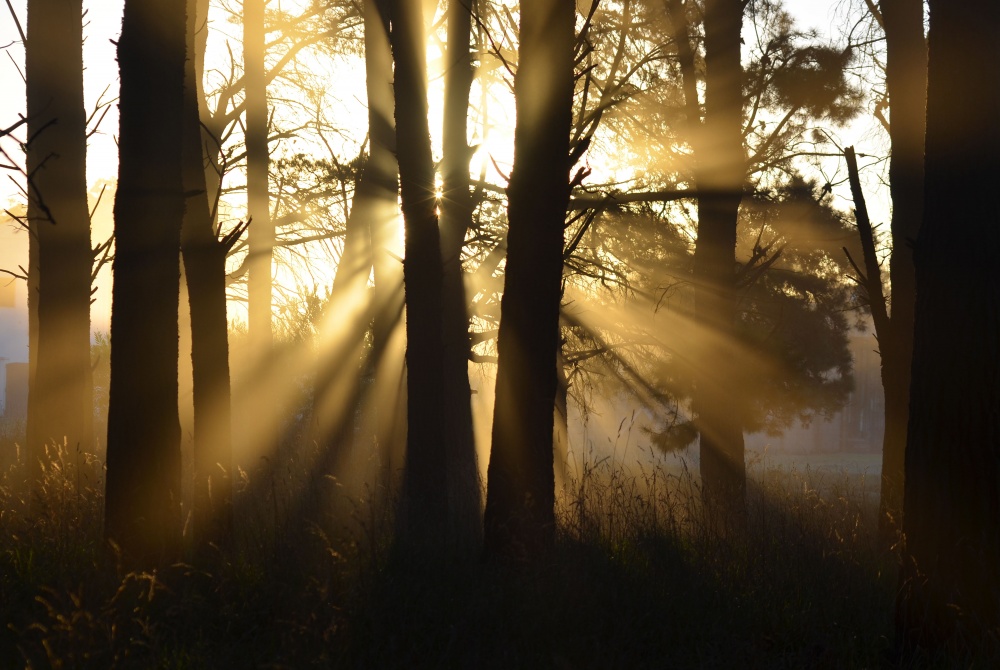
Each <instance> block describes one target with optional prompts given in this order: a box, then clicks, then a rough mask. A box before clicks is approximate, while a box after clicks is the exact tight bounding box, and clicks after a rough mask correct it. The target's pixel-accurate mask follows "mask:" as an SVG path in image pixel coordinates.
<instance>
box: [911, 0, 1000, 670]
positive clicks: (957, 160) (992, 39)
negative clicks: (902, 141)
mask: <svg viewBox="0 0 1000 670" xmlns="http://www.w3.org/2000/svg"><path fill="white" fill-rule="evenodd" d="M997 35H1000V5H997V4H996V3H994V2H987V1H985V0H976V1H973V0H969V1H966V2H954V1H950V2H949V1H946V0H931V2H930V32H929V38H928V64H929V70H928V79H927V83H928V89H927V135H926V154H925V156H926V158H925V160H926V162H925V176H926V186H925V189H924V198H925V200H924V218H923V223H922V225H921V228H920V233H919V236H918V238H917V241H916V244H915V247H914V262H915V265H916V282H917V301H916V313H915V330H914V342H913V347H914V348H913V370H912V385H911V387H910V421H909V426H908V432H907V444H906V467H905V470H906V486H905V494H904V513H903V535H904V539H903V541H904V549H903V565H902V571H901V575H900V591H899V597H898V601H897V611H896V635H897V642H898V644H899V645H900V647H901V651H902V653H903V654H904V656H903V657H902V658H901V659H900V660H901V661H902V662H908V661H909V660H910V659H911V656H910V655H911V654H913V653H914V652H917V651H918V650H921V649H922V650H923V651H924V652H926V653H927V654H929V655H930V657H931V659H938V655H944V656H952V657H954V658H953V660H954V659H957V662H961V663H962V664H963V665H964V664H965V662H968V661H967V659H965V656H966V654H972V653H976V652H978V651H983V652H985V653H986V658H996V654H997V649H998V641H997V637H996V634H997V626H998V624H1000V597H998V596H1000V573H998V572H997V565H1000V512H998V510H1000V485H998V482H1000V443H998V436H1000V394H998V387H997V380H998V379H1000V360H998V358H997V342H998V341H1000V327H998V324H1000V276H998V275H997V272H996V260H997V258H1000V227H998V225H997V222H998V221H1000V203H998V200H997V198H996V195H995V190H996V184H997V182H998V180H1000V158H998V156H1000V126H998V125H997V123H996V119H997V118H998V116H1000V40H997ZM970 91H975V101H974V103H973V102H970V98H969V95H970ZM963 659H965V662H962V661H963ZM942 660H943V659H942Z"/></svg>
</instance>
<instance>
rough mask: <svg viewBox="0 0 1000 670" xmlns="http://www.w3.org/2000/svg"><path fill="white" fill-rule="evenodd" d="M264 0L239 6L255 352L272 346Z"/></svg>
mask: <svg viewBox="0 0 1000 670" xmlns="http://www.w3.org/2000/svg"><path fill="white" fill-rule="evenodd" d="M264 5H265V2H264V0H245V2H244V3H243V64H244V65H243V66H244V75H243V77H244V85H245V87H246V151H247V210H248V211H249V215H250V217H251V218H252V219H253V222H252V223H251V224H250V228H249V235H248V238H247V241H248V248H249V251H248V253H249V254H250V262H249V264H248V268H249V274H248V278H247V330H248V332H249V334H250V341H251V345H252V348H253V349H254V350H255V353H256V354H258V355H260V354H261V353H262V352H263V351H266V350H267V349H268V348H269V347H270V346H271V289H272V283H271V256H272V253H273V250H274V224H273V222H272V221H271V209H270V202H269V197H268V176H267V175H268V161H269V156H270V155H269V153H268V148H267V125H268V119H267V80H266V79H265V71H264V37H265V31H264Z"/></svg>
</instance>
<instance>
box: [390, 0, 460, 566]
mask: <svg viewBox="0 0 1000 670" xmlns="http://www.w3.org/2000/svg"><path fill="white" fill-rule="evenodd" d="M390 40H391V43H392V55H393V62H394V64H395V80H394V85H393V90H394V92H395V96H396V157H397V159H398V161H399V185H400V196H401V200H402V207H403V224H404V234H405V241H404V245H405V249H404V260H403V287H404V291H405V294H406V374H407V384H406V386H407V412H406V425H407V439H406V466H405V469H404V472H403V510H402V515H401V525H400V532H401V533H402V539H403V541H404V542H405V543H406V544H407V545H410V546H413V545H414V543H420V544H421V545H424V546H427V547H430V546H432V545H433V544H434V543H439V542H442V541H443V540H444V539H445V537H446V532H445V521H446V514H447V509H448V492H447V478H446V466H447V457H446V453H445V444H444V439H445V435H444V426H443V423H444V408H443V400H444V397H443V391H442V388H441V383H442V364H443V347H442V342H441V239H440V234H439V231H438V216H437V199H436V197H435V192H434V191H435V188H434V186H435V185H434V181H435V174H434V161H433V158H432V155H431V137H430V129H429V126H428V121H427V81H426V76H427V73H426V63H425V42H426V40H425V35H424V23H423V17H422V11H421V2H420V0H394V2H393V4H392V26H391V32H390Z"/></svg>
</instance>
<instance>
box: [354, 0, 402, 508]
mask: <svg viewBox="0 0 1000 670" xmlns="http://www.w3.org/2000/svg"><path fill="white" fill-rule="evenodd" d="M390 5H391V0H367V2H366V3H365V74H366V87H367V90H368V143H369V152H368V163H367V164H366V165H365V174H364V176H363V177H362V180H363V182H364V184H363V186H364V192H365V194H366V198H365V199H364V201H363V202H364V203H365V211H366V212H367V214H366V216H365V220H366V222H367V225H368V235H369V237H370V239H371V253H372V277H373V279H374V287H373V289H372V304H373V308H372V316H371V327H372V342H371V352H370V354H369V359H368V374H369V375H370V376H371V378H372V380H373V383H372V386H371V390H370V391H369V398H370V402H371V406H372V413H373V415H374V417H375V422H374V426H375V431H374V433H375V434H374V440H375V448H376V450H377V452H378V454H379V459H378V462H379V463H380V464H381V470H380V472H379V477H380V478H381V482H382V484H384V486H385V491H386V492H387V493H388V492H389V491H390V489H391V488H392V483H393V479H394V477H393V472H392V470H393V465H394V464H395V463H399V462H401V461H402V456H401V454H402V452H403V451H404V449H405V447H403V446H402V436H403V435H404V431H403V430H402V424H403V422H404V421H403V417H402V416H401V414H402V412H401V411H400V408H399V404H400V398H399V397H398V394H399V389H400V388H401V386H402V379H401V376H402V374H403V364H402V360H400V357H399V355H398V352H396V351H394V350H393V347H392V334H393V332H394V331H395V329H396V326H397V324H398V323H399V318H400V316H401V315H402V312H403V285H402V277H401V272H400V267H399V262H398V260H397V259H396V257H395V256H394V254H393V252H392V249H393V242H394V240H395V236H396V230H397V227H398V221H399V205H398V197H399V168H398V164H397V161H396V124H395V119H394V110H395V97H394V94H393V68H392V48H391V47H390V44H389V16H390V11H391V8H390ZM368 196H370V199H369V197H368ZM360 216H361V214H360V213H359V217H360Z"/></svg>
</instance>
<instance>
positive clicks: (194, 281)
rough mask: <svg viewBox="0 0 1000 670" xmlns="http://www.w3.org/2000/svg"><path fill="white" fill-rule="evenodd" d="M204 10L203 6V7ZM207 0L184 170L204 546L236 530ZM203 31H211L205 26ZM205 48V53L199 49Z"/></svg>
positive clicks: (192, 71) (191, 8)
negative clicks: (209, 121)
mask: <svg viewBox="0 0 1000 670" xmlns="http://www.w3.org/2000/svg"><path fill="white" fill-rule="evenodd" d="M198 5H202V7H199V6H198ZM206 8H207V2H205V0H200V1H199V0H187V14H188V16H187V51H188V54H189V57H188V58H187V60H186V66H185V80H186V85H185V87H184V110H183V114H184V120H183V132H184V138H183V142H184V144H183V147H182V154H183V171H184V176H183V179H184V193H185V197H186V201H185V202H186V207H185V210H184V224H183V229H182V231H181V233H182V239H181V249H182V251H183V258H184V271H185V276H186V278H187V290H188V301H189V303H190V306H191V368H192V374H193V398H194V518H193V537H194V544H195V546H196V547H203V546H205V545H207V544H208V543H209V542H215V543H216V544H219V545H221V544H223V543H224V542H225V541H226V539H227V538H228V536H229V531H230V529H231V527H232V494H231V486H232V485H231V479H230V472H231V470H232V427H231V409H230V397H231V393H230V384H229V339H228V338H229V332H228V329H229V322H228V320H227V318H226V253H227V249H226V245H225V244H223V242H222V241H221V240H219V238H218V236H217V235H216V234H215V228H214V225H213V221H212V210H211V205H210V204H209V199H208V191H207V186H206V183H205V155H204V144H203V142H202V134H201V123H200V114H199V111H198V100H199V98H200V97H201V96H202V95H203V91H202V88H201V76H202V69H201V66H202V64H203V63H204V51H203V50H202V49H203V47H204V42H203V41H198V40H196V38H195V34H196V30H197V29H198V18H199V17H201V16H204V15H205V14H206V12H205V11H204V10H205V9H206ZM201 30H207V27H205V26H202V28H201ZM199 47H201V48H199Z"/></svg>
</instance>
